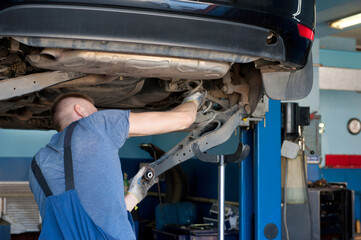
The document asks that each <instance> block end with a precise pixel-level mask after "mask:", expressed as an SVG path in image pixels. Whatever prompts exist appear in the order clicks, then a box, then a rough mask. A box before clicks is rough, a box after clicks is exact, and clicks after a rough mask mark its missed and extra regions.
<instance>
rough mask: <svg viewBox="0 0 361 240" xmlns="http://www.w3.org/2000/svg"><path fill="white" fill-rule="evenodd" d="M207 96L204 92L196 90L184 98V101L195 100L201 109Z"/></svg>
mask: <svg viewBox="0 0 361 240" xmlns="http://www.w3.org/2000/svg"><path fill="white" fill-rule="evenodd" d="M205 98H206V95H205V94H203V93H202V92H195V93H191V94H189V95H188V96H187V97H185V98H184V99H183V102H182V103H186V102H193V101H194V102H195V103H196V104H197V109H200V108H201V107H202V105H203V104H204V102H205Z"/></svg>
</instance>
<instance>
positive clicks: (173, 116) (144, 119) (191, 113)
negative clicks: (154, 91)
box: [129, 101, 198, 137]
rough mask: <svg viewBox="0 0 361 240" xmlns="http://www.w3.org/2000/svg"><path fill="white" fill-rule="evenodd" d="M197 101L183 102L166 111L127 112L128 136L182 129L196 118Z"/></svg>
mask: <svg viewBox="0 0 361 240" xmlns="http://www.w3.org/2000/svg"><path fill="white" fill-rule="evenodd" d="M197 108H198V103H197V102H196V101H190V102H186V103H183V104H181V105H179V106H177V107H175V108H174V109H172V110H170V111H167V112H144V113H130V114H129V136H130V137H134V136H147V135H155V134H162V133H168V132H174V131H179V130H184V129H186V128H188V127H189V126H190V125H192V123H193V122H194V121H195V119H196V115H197Z"/></svg>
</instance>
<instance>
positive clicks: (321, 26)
mask: <svg viewBox="0 0 361 240" xmlns="http://www.w3.org/2000/svg"><path fill="white" fill-rule="evenodd" d="M316 11H317V16H316V22H317V26H316V36H317V37H325V36H339V37H347V38H355V39H356V42H357V45H358V46H357V48H358V49H359V50H361V24H359V25H356V26H353V27H348V28H345V29H343V30H339V29H334V28H330V27H329V22H330V21H333V20H337V19H340V18H343V17H346V16H350V15H353V14H356V13H361V0H316Z"/></svg>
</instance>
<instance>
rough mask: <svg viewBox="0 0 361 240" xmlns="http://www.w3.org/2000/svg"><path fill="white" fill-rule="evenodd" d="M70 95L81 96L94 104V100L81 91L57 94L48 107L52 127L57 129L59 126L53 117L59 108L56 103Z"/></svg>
mask: <svg viewBox="0 0 361 240" xmlns="http://www.w3.org/2000/svg"><path fill="white" fill-rule="evenodd" d="M70 97H73V98H81V99H84V100H87V101H89V102H91V103H92V104H94V100H93V99H92V98H91V97H89V96H88V95H85V94H82V93H74V92H73V93H64V94H61V95H59V96H58V97H57V98H56V99H55V100H54V102H53V104H52V105H51V109H50V114H51V118H52V119H53V124H54V125H55V126H54V127H55V128H56V129H58V127H59V126H57V125H58V123H57V121H56V120H55V119H54V116H55V114H56V112H57V111H58V110H59V109H58V105H59V103H60V102H61V101H62V100H63V99H65V98H70Z"/></svg>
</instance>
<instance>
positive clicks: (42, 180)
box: [31, 157, 53, 197]
mask: <svg viewBox="0 0 361 240" xmlns="http://www.w3.org/2000/svg"><path fill="white" fill-rule="evenodd" d="M31 170H32V171H33V173H34V177H35V178H36V180H37V181H38V184H39V185H40V187H41V189H43V192H44V194H45V196H46V197H49V196H51V195H53V193H52V191H51V190H50V188H49V185H48V183H47V182H46V180H45V178H44V175H43V173H42V171H41V169H40V168H39V166H38V164H37V163H36V161H35V157H34V158H33V161H32V162H31Z"/></svg>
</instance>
